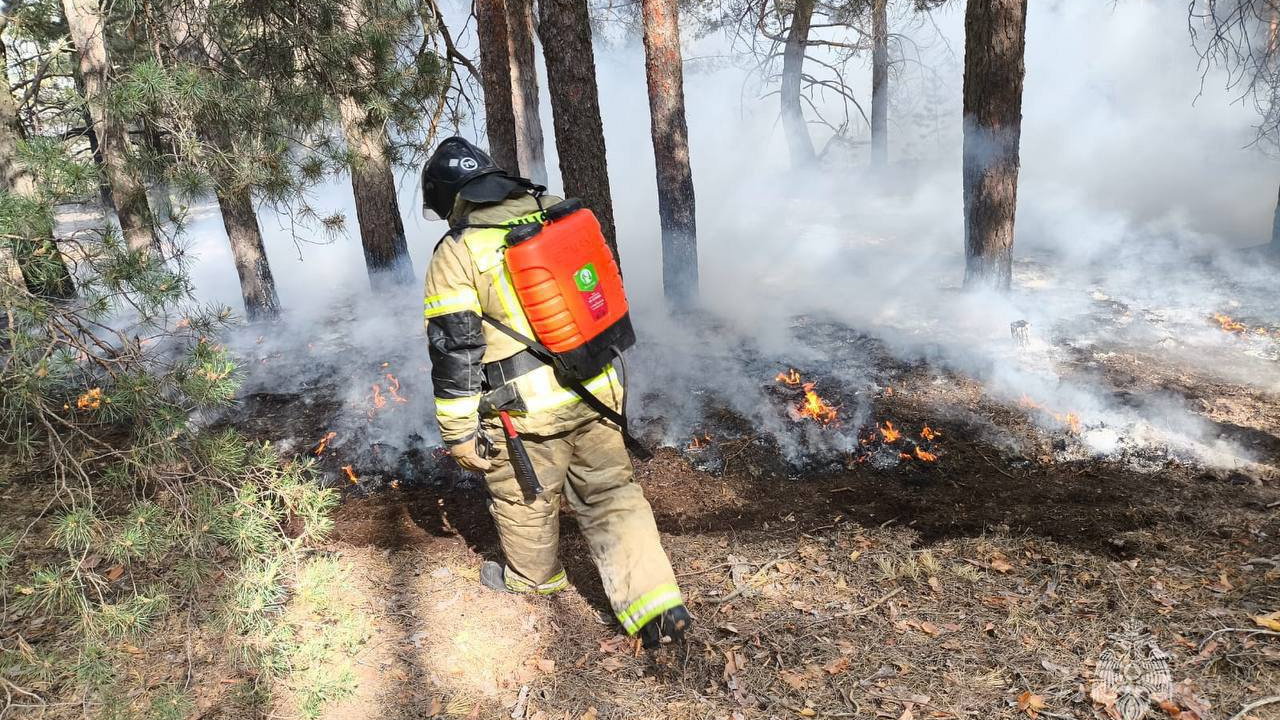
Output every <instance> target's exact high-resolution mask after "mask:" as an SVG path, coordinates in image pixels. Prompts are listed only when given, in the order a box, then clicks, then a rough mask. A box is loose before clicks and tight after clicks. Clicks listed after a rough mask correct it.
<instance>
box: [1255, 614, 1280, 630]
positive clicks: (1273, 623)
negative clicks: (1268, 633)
mask: <svg viewBox="0 0 1280 720" xmlns="http://www.w3.org/2000/svg"><path fill="white" fill-rule="evenodd" d="M1253 621H1254V622H1255V623H1257V625H1258V627H1264V628H1266V629H1268V630H1274V631H1276V632H1280V610H1276V611H1275V612H1272V613H1267V614H1266V615H1255V616H1254V617H1253Z"/></svg>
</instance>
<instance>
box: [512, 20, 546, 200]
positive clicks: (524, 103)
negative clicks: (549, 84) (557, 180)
mask: <svg viewBox="0 0 1280 720" xmlns="http://www.w3.org/2000/svg"><path fill="white" fill-rule="evenodd" d="M534 32H535V31H534V27H533V0H507V35H508V39H509V40H510V45H511V91H512V94H511V109H512V114H513V115H514V116H515V123H516V155H517V157H518V159H519V163H520V174H521V175H523V176H524V177H527V178H529V179H531V180H533V181H534V182H536V183H539V184H546V182H547V161H546V159H545V158H544V157H543V141H542V118H541V115H540V113H539V112H538V65H537V61H536V60H535V58H534V47H533V35H534Z"/></svg>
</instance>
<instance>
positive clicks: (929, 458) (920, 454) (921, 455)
mask: <svg viewBox="0 0 1280 720" xmlns="http://www.w3.org/2000/svg"><path fill="white" fill-rule="evenodd" d="M915 455H916V459H917V460H919V461H921V462H935V461H936V460H937V459H938V456H937V455H934V454H933V453H931V452H928V451H927V450H924V449H922V448H921V447H920V446H919V445H917V446H916V451H915Z"/></svg>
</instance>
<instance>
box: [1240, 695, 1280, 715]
mask: <svg viewBox="0 0 1280 720" xmlns="http://www.w3.org/2000/svg"><path fill="white" fill-rule="evenodd" d="M1274 703H1280V695H1272V696H1271V697H1264V698H1262V699H1261V700H1254V701H1253V702H1251V703H1249V704H1248V705H1245V706H1244V707H1243V708H1241V710H1240V712H1238V713H1236V714H1235V715H1232V716H1231V720H1241V718H1243V717H1244V716H1245V715H1247V714H1249V713H1251V712H1253V711H1254V710H1257V709H1258V708H1260V707H1263V706H1265V705H1272V704H1274Z"/></svg>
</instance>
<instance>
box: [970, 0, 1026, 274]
mask: <svg viewBox="0 0 1280 720" xmlns="http://www.w3.org/2000/svg"><path fill="white" fill-rule="evenodd" d="M964 27H965V50H964V230H965V233H964V234H965V276H964V281H965V286H966V287H979V286H985V287H993V288H996V289H1001V290H1007V289H1008V288H1009V286H1010V284H1011V283H1012V281H1013V223H1014V213H1015V211H1016V209H1017V204H1018V147H1019V141H1020V136H1021V132H1022V80H1023V75H1024V72H1025V65H1024V57H1023V56H1024V51H1025V49H1026V28H1027V0H969V3H968V5H967V7H966V8H965V18H964Z"/></svg>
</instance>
